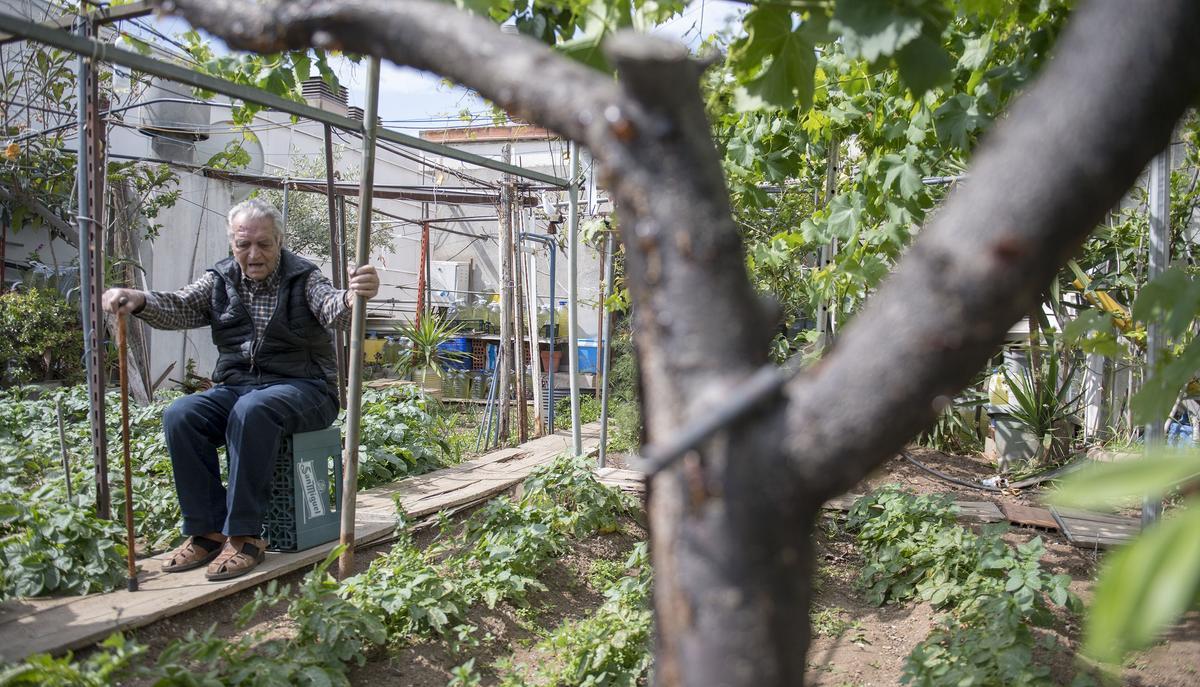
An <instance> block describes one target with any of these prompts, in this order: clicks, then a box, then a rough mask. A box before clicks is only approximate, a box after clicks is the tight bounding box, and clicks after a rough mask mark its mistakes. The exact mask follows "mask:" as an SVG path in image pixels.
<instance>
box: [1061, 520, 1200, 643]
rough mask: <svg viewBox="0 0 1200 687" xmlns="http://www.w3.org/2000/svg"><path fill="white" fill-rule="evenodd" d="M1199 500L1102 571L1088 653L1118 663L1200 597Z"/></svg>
mask: <svg viewBox="0 0 1200 687" xmlns="http://www.w3.org/2000/svg"><path fill="white" fill-rule="evenodd" d="M1197 532H1200V499H1197V498H1192V499H1190V500H1189V501H1188V502H1187V503H1185V504H1183V505H1182V506H1181V507H1180V508H1179V509H1177V510H1176V511H1175V513H1173V514H1172V516H1170V517H1167V518H1165V519H1163V520H1162V521H1160V522H1158V523H1157V524H1155V525H1154V526H1153V527H1151V528H1150V529H1148V530H1146V531H1145V532H1144V533H1143V534H1142V535H1141V536H1140V537H1138V538H1137V539H1135V540H1134V542H1133V543H1132V544H1129V545H1128V546H1126V547H1125V548H1123V549H1121V550H1120V551H1117V552H1116V553H1113V554H1110V555H1109V557H1108V559H1107V560H1106V561H1105V564H1104V566H1103V568H1102V569H1101V571H1100V576H1099V579H1098V581H1097V583H1096V588H1095V596H1094V597H1093V598H1092V605H1091V610H1090V612H1089V613H1088V620H1087V629H1086V631H1087V639H1086V641H1085V644H1084V651H1085V652H1086V653H1087V654H1088V655H1089V656H1091V657H1092V658H1095V659H1097V660H1100V661H1105V662H1116V661H1118V660H1120V659H1121V658H1122V657H1123V656H1124V654H1125V653H1126V652H1127V651H1130V650H1133V649H1138V648H1141V647H1144V646H1146V645H1148V644H1149V643H1150V642H1152V641H1153V640H1154V638H1155V637H1156V636H1157V635H1158V634H1159V633H1160V632H1162V631H1163V630H1165V629H1166V628H1167V627H1168V626H1169V625H1171V624H1172V623H1174V622H1175V621H1176V620H1177V619H1178V618H1179V617H1180V616H1181V615H1182V614H1183V613H1184V612H1185V611H1186V610H1188V609H1189V608H1191V607H1192V606H1193V605H1194V604H1195V602H1196V598H1197V593H1200V537H1198V536H1196V533H1197Z"/></svg>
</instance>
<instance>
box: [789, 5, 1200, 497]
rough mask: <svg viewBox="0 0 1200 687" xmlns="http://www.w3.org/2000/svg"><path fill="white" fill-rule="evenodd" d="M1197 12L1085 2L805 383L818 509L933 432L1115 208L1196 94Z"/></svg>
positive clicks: (1199, 57)
mask: <svg viewBox="0 0 1200 687" xmlns="http://www.w3.org/2000/svg"><path fill="white" fill-rule="evenodd" d="M1197 36H1200V4H1198V3H1196V2H1193V1H1190V0H1166V1H1162V2H1153V3H1149V4H1145V5H1141V6H1139V7H1138V8H1137V9H1134V8H1133V7H1131V6H1130V5H1129V4H1128V3H1124V2H1119V1H1115V0H1093V1H1092V2H1088V3H1085V4H1083V5H1082V6H1081V7H1080V8H1079V10H1078V11H1077V13H1076V16H1075V17H1073V18H1072V21H1071V23H1070V25H1069V26H1068V29H1067V30H1066V32H1065V33H1064V35H1063V37H1062V38H1061V39H1060V41H1059V44H1058V46H1057V47H1056V49H1055V55H1056V56H1055V58H1054V59H1052V60H1050V61H1049V62H1048V64H1047V66H1046V68H1045V70H1044V72H1043V74H1042V75H1041V77H1040V78H1039V79H1038V81H1037V82H1036V84H1035V85H1034V86H1033V88H1032V89H1031V90H1030V91H1029V92H1028V93H1027V94H1025V95H1024V96H1022V97H1021V98H1020V99H1019V101H1018V102H1017V103H1016V105H1015V106H1014V107H1013V108H1012V112H1011V114H1010V115H1009V116H1008V117H1007V118H1006V120H1004V121H1002V122H1000V123H999V124H998V125H997V126H996V128H995V130H994V131H993V132H992V133H991V135H990V136H989V137H988V138H987V140H986V142H985V143H984V145H983V146H982V148H981V150H980V152H979V153H978V154H977V156H976V159H975V161H974V162H973V163H972V165H971V179H970V181H969V182H968V183H967V184H966V185H965V186H964V187H963V188H961V189H960V190H959V191H957V192H955V193H954V195H953V196H952V197H951V198H950V200H949V201H948V202H947V203H946V206H945V207H944V208H943V209H942V210H941V211H939V212H938V214H937V216H936V217H935V219H934V221H933V222H932V224H931V226H930V228H929V229H927V230H926V231H924V232H923V233H922V235H921V236H920V237H919V238H918V240H917V241H916V243H915V245H914V246H913V247H912V249H911V250H910V251H909V254H908V255H907V256H905V257H904V259H902V260H901V261H900V264H899V267H898V269H897V270H896V271H895V273H894V274H892V275H891V276H890V277H889V278H888V280H887V281H886V282H885V284H884V285H883V286H882V287H881V288H880V290H879V292H878V294H877V295H876V296H875V297H874V298H873V299H871V301H870V302H869V304H868V305H867V307H866V308H864V310H863V311H862V312H861V313H859V314H858V315H857V316H856V317H855V320H854V322H853V323H852V324H851V325H850V326H849V327H848V328H847V329H846V330H845V332H844V333H843V334H842V336H841V338H840V340H839V341H838V344H837V346H836V348H835V349H834V350H833V351H832V352H831V353H830V354H829V355H827V356H826V358H825V359H824V360H823V361H822V362H821V364H820V366H819V367H818V368H817V369H816V370H814V371H813V373H812V374H809V375H806V376H803V377H801V378H800V379H798V380H797V381H796V382H795V383H794V384H793V385H792V388H791V390H790V393H791V396H792V404H791V409H790V411H789V412H790V415H791V418H790V423H791V439H790V444H791V451H792V454H793V461H794V465H795V466H796V469H797V470H798V471H799V473H800V475H801V477H802V481H803V482H804V483H805V484H806V485H808V487H809V488H810V489H812V490H813V491H814V493H815V494H816V495H817V496H819V497H826V496H833V495H835V494H837V493H840V492H843V491H845V490H846V489H849V488H850V487H851V486H853V485H854V483H855V482H857V481H858V480H859V479H861V478H862V477H863V476H864V475H865V474H866V473H867V472H868V471H869V470H870V469H871V468H872V467H874V466H875V465H877V464H878V463H879V462H880V460H881V459H883V458H885V457H886V456H889V455H892V454H894V453H895V452H896V451H897V450H899V449H900V448H901V447H902V446H903V444H904V443H905V442H907V441H908V440H910V439H911V438H912V436H913V435H914V434H915V433H916V432H917V431H919V430H920V429H922V428H923V427H925V426H928V425H929V424H930V423H931V422H932V421H933V419H934V417H935V414H936V412H937V411H939V410H940V409H942V408H944V407H946V405H947V404H949V402H950V400H951V399H952V398H953V397H954V395H955V394H957V393H958V392H959V391H960V390H961V389H962V388H963V387H964V386H965V385H966V384H967V383H968V382H969V381H970V379H971V377H972V376H973V375H975V374H977V373H978V371H979V369H980V368H982V367H983V365H984V364H985V362H986V361H987V359H988V357H990V356H991V355H992V354H993V353H994V352H995V350H996V347H997V346H998V345H999V344H1000V342H1001V341H1002V340H1003V337H1004V333H1005V332H1006V331H1007V329H1008V328H1009V327H1010V326H1011V325H1012V323H1013V322H1015V321H1016V320H1017V319H1019V318H1020V317H1021V316H1023V315H1024V314H1026V313H1028V312H1030V310H1031V309H1032V308H1034V307H1035V306H1036V305H1037V302H1038V295H1039V294H1040V293H1041V291H1042V290H1043V289H1044V288H1045V286H1046V284H1047V283H1048V282H1049V281H1050V280H1051V279H1052V278H1053V275H1054V274H1055V272H1056V271H1057V270H1058V269H1060V268H1061V267H1062V265H1063V264H1064V263H1065V262H1066V260H1067V259H1068V258H1069V257H1070V256H1071V255H1072V254H1073V253H1074V252H1075V251H1076V250H1077V249H1078V247H1079V246H1080V245H1081V244H1082V242H1083V239H1084V238H1085V237H1086V236H1087V235H1088V233H1090V232H1091V230H1092V229H1093V228H1094V227H1095V226H1096V225H1097V224H1098V223H1099V222H1100V221H1101V220H1102V218H1103V216H1104V213H1105V212H1107V211H1108V209H1109V208H1111V207H1113V206H1115V205H1116V204H1117V202H1118V201H1119V200H1120V198H1121V195H1122V194H1123V193H1124V192H1125V191H1126V190H1127V189H1128V188H1129V186H1130V185H1131V184H1132V183H1133V181H1134V180H1135V179H1136V177H1137V175H1138V174H1139V172H1140V171H1141V170H1142V169H1143V168H1144V167H1145V165H1146V164H1147V162H1148V161H1149V160H1150V159H1151V158H1152V157H1153V156H1154V155H1155V154H1156V153H1158V152H1159V151H1161V150H1163V149H1164V148H1165V147H1166V145H1167V142H1168V139H1169V136H1170V133H1171V129H1172V127H1173V126H1174V124H1175V122H1176V121H1177V120H1178V119H1179V117H1180V116H1181V115H1182V114H1183V112H1184V110H1185V108H1186V107H1187V106H1188V105H1189V104H1190V103H1191V102H1193V101H1194V98H1195V94H1196V93H1197V91H1198V90H1200V53H1198V52H1197V51H1196V46H1195V41H1196V37H1197Z"/></svg>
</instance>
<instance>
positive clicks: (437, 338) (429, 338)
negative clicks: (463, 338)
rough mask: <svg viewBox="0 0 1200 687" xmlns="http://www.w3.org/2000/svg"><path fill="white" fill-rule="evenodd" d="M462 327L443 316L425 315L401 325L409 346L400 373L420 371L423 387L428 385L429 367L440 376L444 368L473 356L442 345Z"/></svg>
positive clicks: (399, 367) (400, 363) (399, 364)
mask: <svg viewBox="0 0 1200 687" xmlns="http://www.w3.org/2000/svg"><path fill="white" fill-rule="evenodd" d="M460 330H461V327H459V326H458V325H454V324H451V323H449V322H446V321H445V320H443V319H441V318H440V317H432V316H426V317H422V318H419V319H418V320H417V321H416V322H415V323H413V324H409V325H405V326H403V327H401V328H400V336H402V337H404V338H406V339H408V341H409V344H410V345H409V347H408V348H407V349H406V350H404V351H403V352H401V354H400V356H399V358H398V360H397V362H396V371H397V372H398V373H399V374H400V375H402V376H403V375H407V374H409V373H410V372H411V373H414V374H415V373H416V371H417V370H420V375H421V386H422V387H423V386H425V382H426V379H427V378H428V376H429V370H430V369H432V370H433V373H434V374H435V375H437V376H438V377H441V375H442V372H443V370H445V369H446V368H447V367H449V366H450V364H452V363H456V362H461V361H463V360H466V359H467V358H469V357H470V354H468V353H466V352H465V351H450V350H446V349H443V348H439V346H440V345H441V344H444V343H446V342H448V341H450V340H451V339H453V338H455V337H456V336H457V335H458V333H459V331H460Z"/></svg>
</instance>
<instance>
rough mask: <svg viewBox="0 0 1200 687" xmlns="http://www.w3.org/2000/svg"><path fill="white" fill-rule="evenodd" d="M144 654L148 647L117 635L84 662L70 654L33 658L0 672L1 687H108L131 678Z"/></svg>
mask: <svg viewBox="0 0 1200 687" xmlns="http://www.w3.org/2000/svg"><path fill="white" fill-rule="evenodd" d="M145 653H146V647H145V646H142V645H140V644H137V643H134V642H128V641H126V639H125V637H124V635H121V634H114V635H112V636H110V637H109V638H108V639H105V640H104V641H103V642H100V645H99V648H98V650H97V651H93V652H92V653H91V654H89V655H88V657H87V658H86V659H84V660H82V661H76V660H74V656H73V655H72V654H71V652H67V653H66V654H64V655H63V656H59V657H54V656H51V655H49V654H37V655H35V656H30V657H29V658H27V659H25V660H24V661H22V662H21V663H18V664H16V665H13V666H11V667H9V668H5V669H3V670H0V687H17V686H18V685H31V686H33V685H36V686H37V687H109V685H115V684H120V683H121V682H122V681H123V678H125V677H127V676H129V675H130V674H131V673H132V669H133V666H134V664H135V662H136V661H137V659H139V658H141V657H142V656H143V655H144V654H145Z"/></svg>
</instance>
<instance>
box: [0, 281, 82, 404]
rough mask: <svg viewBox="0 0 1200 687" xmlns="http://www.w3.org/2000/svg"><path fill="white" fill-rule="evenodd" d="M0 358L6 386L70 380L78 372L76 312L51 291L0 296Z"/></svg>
mask: <svg viewBox="0 0 1200 687" xmlns="http://www.w3.org/2000/svg"><path fill="white" fill-rule="evenodd" d="M0 360H3V361H5V363H6V364H7V369H6V370H4V371H3V379H4V381H5V382H6V383H8V384H12V383H17V384H23V383H27V382H43V381H48V380H51V379H60V380H67V381H75V380H78V379H79V378H81V377H82V371H83V331H82V329H81V328H80V326H79V319H78V311H77V310H76V309H75V308H74V307H72V306H71V305H70V304H69V303H67V301H66V300H65V299H63V297H62V296H60V295H59V293H58V292H57V291H55V290H53V289H41V288H33V289H29V290H27V291H13V292H9V293H5V294H0Z"/></svg>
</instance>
